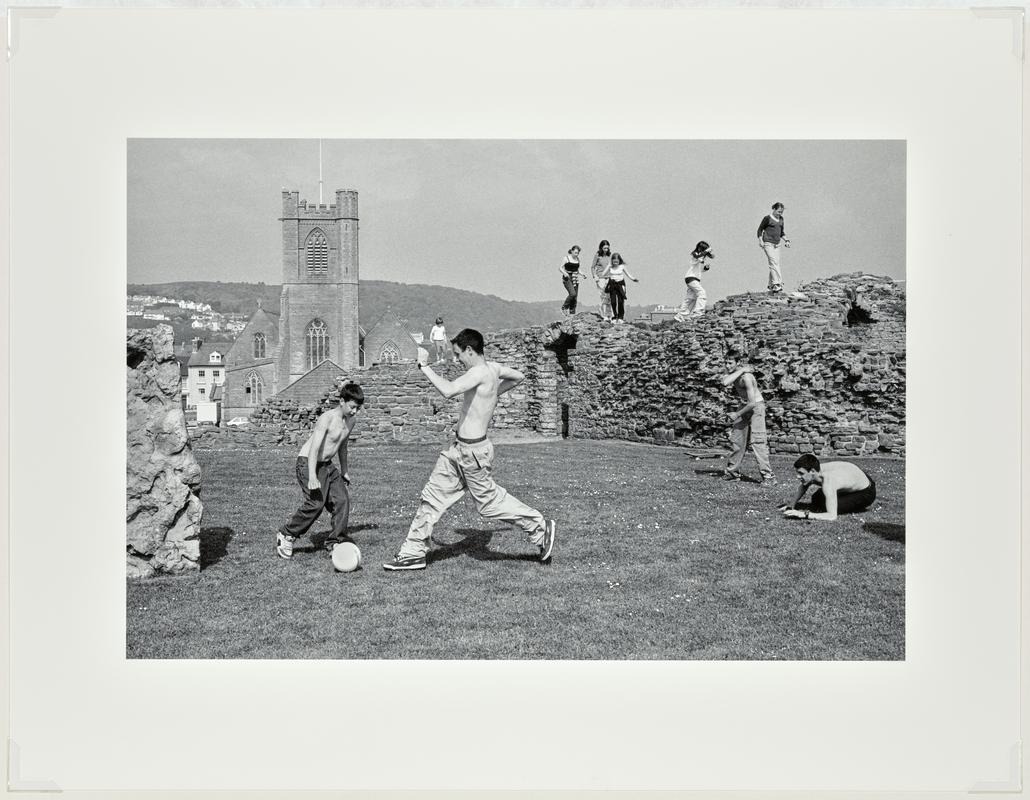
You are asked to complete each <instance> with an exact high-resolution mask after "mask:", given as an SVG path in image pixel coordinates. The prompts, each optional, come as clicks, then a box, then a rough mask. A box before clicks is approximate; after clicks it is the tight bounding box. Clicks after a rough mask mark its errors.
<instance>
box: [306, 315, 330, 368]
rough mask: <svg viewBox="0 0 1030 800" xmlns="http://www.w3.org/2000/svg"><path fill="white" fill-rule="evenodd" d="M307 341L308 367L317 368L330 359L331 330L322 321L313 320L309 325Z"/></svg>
mask: <svg viewBox="0 0 1030 800" xmlns="http://www.w3.org/2000/svg"><path fill="white" fill-rule="evenodd" d="M306 339H307V367H308V369H312V368H314V367H317V366H318V365H319V364H321V363H322V362H323V361H325V360H326V359H327V358H329V329H328V328H327V327H326V324H325V323H324V322H322V320H320V319H316V320H312V322H311V324H310V325H308V330H307V334H306Z"/></svg>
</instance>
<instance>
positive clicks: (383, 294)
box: [128, 281, 646, 338]
mask: <svg viewBox="0 0 1030 800" xmlns="http://www.w3.org/2000/svg"><path fill="white" fill-rule="evenodd" d="M281 291H282V287H281V286H279V285H276V284H266V283H223V282H222V281H180V282H176V283H146V284H143V283H130V284H129V286H128V294H153V295H163V296H165V297H172V298H175V299H176V300H193V301H195V302H202V303H210V304H211V306H212V308H214V309H215V310H216V311H219V312H221V313H222V314H230V313H242V314H250V313H251V312H252V311H254V309H255V308H257V301H258V299H259V298H260V300H261V302H262V305H263V307H264V308H266V309H268V310H269V311H274V312H276V313H278V311H279V294H280V292H281ZM582 296H583V299H584V300H587V301H588V302H587V303H585V304H582V306H583V307H584V308H590V309H595V308H596V306H597V304H596V302H594V298H595V296H596V292H595V291H594V289H593V286H584V287H583V295H582ZM358 304H359V308H358V317H359V322H360V323H361V326H362V327H363V328H365V330H368V329H369V328H370V327H371V326H372V325H374V324H375V323H376V321H377V320H378V319H379V317H381V316H382V315H383V314H384V313H385V312H386V309H387V308H389V309H390V310H391V311H393V313H395V314H396V315H397V316H398V317H400V318H401V319H402V320H407V322H408V324H409V326H410V327H411V330H412V331H422V332H423V333H424V334H425V335H426V336H427V337H428V336H429V329H430V328H431V327H433V321H434V320H435V319H436V317H437V316H442V317H443V318H444V324H445V325H446V326H447V332H448V333H449V334H450V335H452V336H453V335H454V334H456V333H457V332H458V331H459V330H461V329H462V328H477V329H479V330H482V331H496V330H505V329H509V328H526V327H530V326H535V325H546V324H547V323H549V322H554V321H555V320H557V319H561V298H560V297H559V298H556V299H555V301H554V302H549V303H525V302H521V301H518V300H504V299H502V298H500V297H497V296H495V295H492V294H479V293H478V292H469V291H466V290H464V289H452V288H450V287H447V286H428V285H425V284H417V283H392V282H390V281H361V284H360V287H359V294H358ZM644 310H646V307H645V306H627V307H626V318H627V319H633V318H634V317H635V316H637V315H638V314H640V313H641V312H643V311H644ZM209 338H210V334H209Z"/></svg>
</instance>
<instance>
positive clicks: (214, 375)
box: [211, 369, 222, 378]
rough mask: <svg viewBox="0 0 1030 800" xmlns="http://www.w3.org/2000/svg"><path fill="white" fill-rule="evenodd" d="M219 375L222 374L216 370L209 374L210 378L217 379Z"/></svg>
mask: <svg viewBox="0 0 1030 800" xmlns="http://www.w3.org/2000/svg"><path fill="white" fill-rule="evenodd" d="M221 374H222V373H221V372H220V371H219V370H217V369H216V370H213V371H212V372H211V377H212V378H217V377H218V376H219V375H221Z"/></svg>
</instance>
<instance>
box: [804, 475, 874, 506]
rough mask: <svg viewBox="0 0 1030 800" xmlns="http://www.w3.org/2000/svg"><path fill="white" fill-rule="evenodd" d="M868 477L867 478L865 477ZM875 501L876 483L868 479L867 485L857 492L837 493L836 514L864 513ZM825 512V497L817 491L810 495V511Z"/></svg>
mask: <svg viewBox="0 0 1030 800" xmlns="http://www.w3.org/2000/svg"><path fill="white" fill-rule="evenodd" d="M867 477H868V476H867ZM875 499H876V482H875V481H873V479H872V478H869V485H868V486H866V487H865V488H864V489H861V490H860V491H857V492H837V513H838V514H853V513H854V512H856V511H865V510H866V509H867V508H869V506H871V505H872V504H873V501H874V500H875ZM825 510H826V495H824V494H823V490H822V489H817V490H816V492H815V494H813V495H812V511H825Z"/></svg>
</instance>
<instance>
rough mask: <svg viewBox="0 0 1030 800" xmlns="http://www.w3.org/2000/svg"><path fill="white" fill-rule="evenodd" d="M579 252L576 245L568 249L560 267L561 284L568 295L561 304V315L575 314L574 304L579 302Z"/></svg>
mask: <svg viewBox="0 0 1030 800" xmlns="http://www.w3.org/2000/svg"><path fill="white" fill-rule="evenodd" d="M579 251H580V247H579V245H578V244H574V245H573V246H572V247H570V248H569V252H568V254H567V255H566V256H565V261H564V262H563V263H562V265H561V282H562V285H563V286H564V287H565V292H566V294H567V295H568V296H567V297H566V298H565V302H564V303H562V306H561V313H562V314H569V315H571V314H575V313H576V303H577V302H578V300H579Z"/></svg>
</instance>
